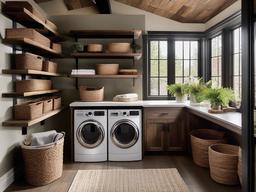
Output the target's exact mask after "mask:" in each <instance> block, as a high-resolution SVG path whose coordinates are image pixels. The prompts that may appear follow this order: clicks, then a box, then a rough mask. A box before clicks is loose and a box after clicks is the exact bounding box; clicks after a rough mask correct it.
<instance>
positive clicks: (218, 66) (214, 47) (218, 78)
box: [211, 35, 222, 87]
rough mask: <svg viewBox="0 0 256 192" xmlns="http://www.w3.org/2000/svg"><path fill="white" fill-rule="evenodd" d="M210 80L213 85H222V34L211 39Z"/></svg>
mask: <svg viewBox="0 0 256 192" xmlns="http://www.w3.org/2000/svg"><path fill="white" fill-rule="evenodd" d="M211 80H212V83H213V85H214V86H217V87H220V86H221V85H222V36H221V35H219V36H217V37H214V38H212V39H211Z"/></svg>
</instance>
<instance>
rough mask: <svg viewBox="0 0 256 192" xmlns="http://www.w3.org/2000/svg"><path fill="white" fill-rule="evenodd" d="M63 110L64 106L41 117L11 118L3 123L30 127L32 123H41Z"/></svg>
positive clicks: (4, 124) (9, 125)
mask: <svg viewBox="0 0 256 192" xmlns="http://www.w3.org/2000/svg"><path fill="white" fill-rule="evenodd" d="M62 110H63V108H61V109H57V110H54V111H51V112H49V113H46V114H44V115H43V116H41V117H39V118H36V119H32V120H13V119H11V120H7V121H4V122H3V123H2V125H3V126H7V127H29V126H31V125H34V124H37V123H40V122H42V121H44V120H46V119H48V118H50V117H52V116H54V115H56V114H58V113H60V112H61V111H62Z"/></svg>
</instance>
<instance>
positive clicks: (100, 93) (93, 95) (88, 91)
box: [79, 86, 104, 102]
mask: <svg viewBox="0 0 256 192" xmlns="http://www.w3.org/2000/svg"><path fill="white" fill-rule="evenodd" d="M79 92H80V99H81V101H88V102H96V101H103V99H104V87H86V86H80V87H79Z"/></svg>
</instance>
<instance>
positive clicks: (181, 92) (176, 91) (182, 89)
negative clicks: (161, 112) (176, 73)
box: [167, 83, 188, 102]
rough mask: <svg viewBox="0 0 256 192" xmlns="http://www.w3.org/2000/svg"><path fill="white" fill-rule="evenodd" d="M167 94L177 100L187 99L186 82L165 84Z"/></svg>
mask: <svg viewBox="0 0 256 192" xmlns="http://www.w3.org/2000/svg"><path fill="white" fill-rule="evenodd" d="M167 91H168V92H169V94H171V95H173V96H175V97H176V101H177V102H184V101H186V99H187V94H188V84H181V83H176V84H172V85H168V86H167Z"/></svg>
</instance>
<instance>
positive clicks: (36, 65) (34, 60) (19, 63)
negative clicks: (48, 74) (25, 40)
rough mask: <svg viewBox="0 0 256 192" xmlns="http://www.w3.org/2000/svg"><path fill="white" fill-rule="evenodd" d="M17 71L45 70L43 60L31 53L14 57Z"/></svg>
mask: <svg viewBox="0 0 256 192" xmlns="http://www.w3.org/2000/svg"><path fill="white" fill-rule="evenodd" d="M14 63H15V69H21V70H22V69H27V70H36V71H42V70H43V58H42V57H40V56H38V55H34V54H31V53H23V54H15V55H14Z"/></svg>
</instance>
